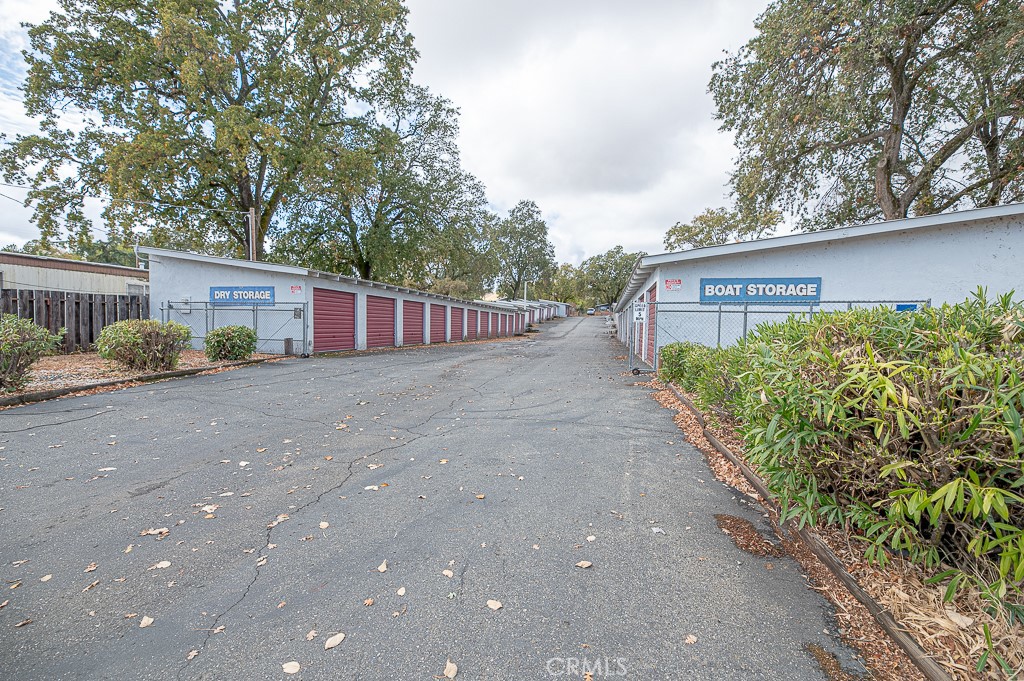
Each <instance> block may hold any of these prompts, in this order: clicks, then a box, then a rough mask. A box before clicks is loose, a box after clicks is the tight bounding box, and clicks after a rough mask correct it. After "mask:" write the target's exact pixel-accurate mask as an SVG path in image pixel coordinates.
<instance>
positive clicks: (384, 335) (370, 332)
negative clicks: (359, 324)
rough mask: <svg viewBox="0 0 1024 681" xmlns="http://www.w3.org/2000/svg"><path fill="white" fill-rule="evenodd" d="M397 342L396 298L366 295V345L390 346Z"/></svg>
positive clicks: (376, 346) (369, 346) (372, 346)
mask: <svg viewBox="0 0 1024 681" xmlns="http://www.w3.org/2000/svg"><path fill="white" fill-rule="evenodd" d="M394 344H395V299H394V298H383V297H381V296H366V347H368V348H390V347H392V346H393V345H394Z"/></svg>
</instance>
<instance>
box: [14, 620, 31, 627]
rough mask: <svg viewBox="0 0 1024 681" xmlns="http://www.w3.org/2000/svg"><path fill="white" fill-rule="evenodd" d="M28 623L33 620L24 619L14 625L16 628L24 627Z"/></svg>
mask: <svg viewBox="0 0 1024 681" xmlns="http://www.w3.org/2000/svg"><path fill="white" fill-rule="evenodd" d="M26 624H32V620H22V621H20V622H18V623H17V624H15V625H14V627H15V628H18V627H23V626H25V625H26Z"/></svg>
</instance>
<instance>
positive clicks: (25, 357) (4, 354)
mask: <svg viewBox="0 0 1024 681" xmlns="http://www.w3.org/2000/svg"><path fill="white" fill-rule="evenodd" d="M63 337H64V329H61V330H60V334H52V333H50V332H49V331H48V330H46V329H44V328H43V327H41V326H39V325H38V324H35V323H33V322H32V320H30V319H20V318H18V317H17V316H16V315H12V314H5V315H0V391H2V392H11V391H14V390H18V389H20V388H23V387H25V384H26V383H28V370H29V367H31V366H32V363H33V362H35V361H36V360H37V359H39V358H40V357H42V356H44V355H49V354H52V353H54V352H56V351H57V348H58V347H59V345H60V342H61V339H62V338H63Z"/></svg>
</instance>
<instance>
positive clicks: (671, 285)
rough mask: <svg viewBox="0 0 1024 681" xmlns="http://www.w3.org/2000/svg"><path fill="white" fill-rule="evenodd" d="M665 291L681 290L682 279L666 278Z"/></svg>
mask: <svg viewBox="0 0 1024 681" xmlns="http://www.w3.org/2000/svg"><path fill="white" fill-rule="evenodd" d="M665 290H666V291H682V290H683V280H682V279H666V280H665Z"/></svg>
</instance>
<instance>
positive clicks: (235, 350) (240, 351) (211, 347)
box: [204, 326, 258, 362]
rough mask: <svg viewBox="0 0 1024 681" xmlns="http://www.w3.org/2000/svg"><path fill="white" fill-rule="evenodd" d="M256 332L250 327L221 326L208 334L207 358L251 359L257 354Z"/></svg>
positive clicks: (205, 344)
mask: <svg viewBox="0 0 1024 681" xmlns="http://www.w3.org/2000/svg"><path fill="white" fill-rule="evenodd" d="M257 340H258V339H257V338H256V332H255V331H253V330H252V329H250V328H249V327H248V326H221V327H218V328H216V329H214V330H213V331H210V332H209V333H208V334H206V341H205V342H204V347H205V349H206V356H207V357H208V358H209V359H210V360H212V361H214V362H216V361H218V360H222V359H249V357H250V356H252V353H254V352H256V343H257Z"/></svg>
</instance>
